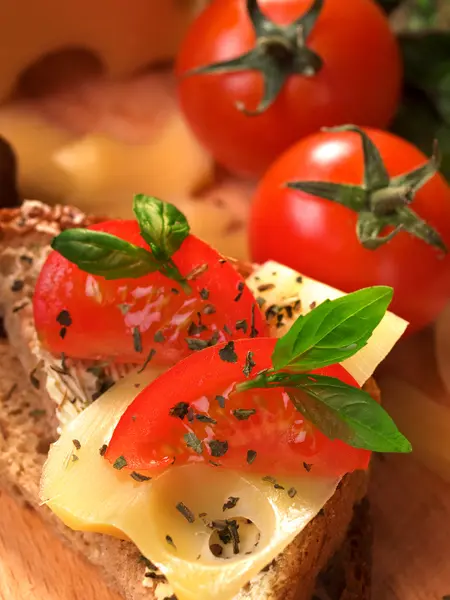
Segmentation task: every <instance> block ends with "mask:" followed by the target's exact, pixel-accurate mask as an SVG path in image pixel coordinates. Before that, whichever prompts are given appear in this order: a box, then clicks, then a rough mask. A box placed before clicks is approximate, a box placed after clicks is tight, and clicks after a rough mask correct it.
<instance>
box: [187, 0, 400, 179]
mask: <svg viewBox="0 0 450 600" xmlns="http://www.w3.org/2000/svg"><path fill="white" fill-rule="evenodd" d="M311 1H312V0H259V5H260V7H261V9H262V11H263V12H264V13H265V14H266V15H267V16H268V17H269V18H271V19H273V21H275V22H276V23H278V24H281V25H286V24H289V23H291V22H292V21H293V20H295V19H296V18H297V17H299V16H301V15H303V14H304V13H305V12H306V10H307V9H308V8H309V7H310V5H311ZM254 45H255V34H254V31H253V28H252V25H251V23H250V20H249V18H248V16H247V12H246V8H245V0H228V1H227V2H225V1H223V0H215V1H213V2H212V3H211V4H210V5H209V6H208V7H207V8H206V9H205V10H204V11H203V12H202V13H201V15H200V16H199V17H198V19H197V20H196V21H195V22H194V23H193V25H192V26H191V29H190V30H189V32H188V34H187V36H186V39H185V40H184V43H183V44H182V47H181V50H180V53H179V56H178V60H177V66H176V70H177V75H178V77H179V87H178V90H179V99H180V103H181V107H182V110H183V112H184V115H185V117H186V119H187V120H188V122H189V124H190V126H191V128H192V129H193V131H194V133H195V134H196V136H197V137H198V139H199V140H200V141H201V142H202V143H203V144H204V146H205V147H206V148H208V149H209V150H210V152H211V153H212V155H213V156H214V157H215V158H216V159H217V160H218V161H219V162H220V163H222V164H223V165H224V166H225V167H227V168H228V169H229V170H231V171H232V172H235V173H237V174H240V175H244V176H250V177H255V176H260V175H262V174H263V172H264V171H265V170H266V169H267V167H268V166H269V165H270V163H272V162H273V161H274V160H275V159H276V158H277V157H278V156H279V155H280V154H281V153H282V152H284V151H285V150H286V149H287V148H288V147H289V146H291V145H292V144H293V143H295V142H296V141H298V140H299V139H300V138H301V137H304V136H306V135H309V134H311V133H313V132H315V131H317V130H319V129H320V128H321V127H323V126H333V125H339V124H344V123H355V124H357V125H358V124H359V125H367V126H372V127H380V128H384V127H385V126H387V125H388V123H389V122H390V120H391V118H392V117H393V115H394V113H395V110H396V107H397V104H398V101H399V97H400V90H401V79H402V66H401V59H400V53H399V49H398V45H397V41H396V39H395V37H394V35H393V33H392V32H391V30H390V27H389V23H388V21H387V19H386V17H385V15H384V14H383V12H382V11H381V9H380V8H379V7H378V6H377V5H376V3H375V2H373V1H372V0H352V2H343V0H326V2H325V4H324V8H323V10H322V13H321V15H320V17H319V19H318V21H317V23H316V25H315V28H314V29H313V31H312V33H311V35H310V36H309V38H308V40H307V46H308V47H309V48H310V49H311V50H313V51H315V52H316V53H318V54H319V55H320V56H321V57H322V59H323V61H324V66H323V68H322V69H321V71H320V72H319V73H318V74H316V75H315V76H313V77H310V78H308V77H304V76H301V75H296V76H292V77H290V78H289V80H288V82H287V83H286V85H285V86H284V88H283V89H282V91H281V93H280V95H279V97H278V98H277V99H276V101H275V102H274V104H273V105H272V106H271V107H270V108H269V109H268V110H267V111H266V112H264V113H263V114H262V115H259V116H247V115H245V114H243V113H242V112H241V111H239V110H238V109H237V108H236V106H235V104H236V102H243V103H244V105H245V107H246V108H248V109H251V110H254V109H255V108H256V106H257V105H258V103H259V101H260V99H261V97H262V93H263V80H262V77H261V75H260V74H259V73H257V72H254V71H246V72H240V73H226V74H214V75H194V76H191V77H182V75H183V74H184V73H186V72H187V71H189V70H190V69H192V68H194V67H198V66H203V65H207V64H210V63H213V62H218V61H224V60H229V59H231V58H235V57H237V56H239V55H240V54H243V53H245V52H248V51H249V50H250V49H252V48H253V47H254Z"/></svg>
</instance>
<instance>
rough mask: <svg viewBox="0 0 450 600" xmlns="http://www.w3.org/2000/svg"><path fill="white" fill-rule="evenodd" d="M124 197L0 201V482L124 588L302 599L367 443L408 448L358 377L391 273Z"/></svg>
mask: <svg viewBox="0 0 450 600" xmlns="http://www.w3.org/2000/svg"><path fill="white" fill-rule="evenodd" d="M133 208H134V213H135V215H136V220H114V221H107V222H101V221H100V220H99V219H93V218H89V217H86V216H85V215H83V214H82V213H80V212H79V211H77V210H76V209H73V208H70V207H62V206H56V207H53V208H50V207H48V206H46V205H44V204H42V203H39V202H36V201H27V202H24V204H23V205H22V206H21V207H20V208H15V209H4V210H2V211H0V272H1V280H0V281H1V289H0V308H1V315H2V317H3V321H4V328H5V332H6V334H7V336H8V341H7V342H6V341H5V342H3V343H2V344H0V349H1V355H2V360H1V368H2V378H1V381H0V384H1V386H2V390H1V391H2V396H1V397H2V402H1V405H0V444H1V447H0V448H1V453H0V474H1V478H2V484H6V485H7V486H8V487H9V489H11V490H12V491H13V492H15V493H16V495H17V494H19V493H20V494H23V495H24V496H25V497H26V498H27V500H28V501H29V502H32V503H34V504H37V503H40V504H42V505H44V506H45V507H46V508H45V509H44V512H45V515H46V516H47V517H48V518H51V519H52V522H53V523H54V524H55V525H57V526H58V527H59V529H60V531H62V532H63V533H64V535H65V536H66V537H68V538H69V540H70V541H71V543H72V544H73V545H75V546H76V547H77V548H78V549H80V550H81V551H82V552H84V554H86V555H87V557H88V558H89V560H91V561H92V562H94V563H95V564H97V565H99V566H100V567H101V568H102V569H103V571H104V573H105V579H106V581H107V582H108V583H109V584H110V585H111V586H113V587H115V588H116V589H118V590H119V591H120V592H121V593H122V594H123V595H124V596H125V597H126V598H128V599H130V600H131V599H133V600H137V599H140V598H148V599H151V600H153V599H157V600H163V599H164V598H166V599H167V598H170V599H172V598H178V600H199V599H200V600H213V599H214V600H232V599H233V600H237V599H240V600H243V599H244V598H248V599H250V598H251V599H253V600H256V599H258V600H269V599H274V600H275V599H277V600H278V599H281V598H286V599H294V598H295V599H299V600H310V599H311V597H312V594H313V593H314V589H315V587H316V579H317V577H318V575H319V572H320V571H321V569H323V568H324V567H325V566H326V565H327V563H328V562H329V561H330V559H331V558H332V557H333V555H334V554H335V553H336V551H337V550H338V549H339V547H340V546H341V544H342V543H343V541H344V539H345V536H346V532H347V529H348V527H349V524H350V522H351V520H352V517H353V513H354V507H355V506H356V505H358V503H359V502H360V500H361V499H362V498H363V497H364V495H365V489H366V488H365V486H366V479H367V469H368V466H369V461H370V455H371V451H377V452H408V451H410V449H411V447H410V444H409V442H408V441H407V440H406V439H405V438H404V437H403V435H402V434H401V433H400V432H399V431H398V429H397V427H396V426H395V424H394V423H393V421H392V420H391V419H390V417H389V416H388V414H387V413H386V412H385V411H384V409H383V408H382V407H381V405H380V398H379V393H378V390H377V388H376V385H375V383H374V381H373V380H372V379H371V375H372V373H373V371H374V369H375V368H376V366H377V365H378V364H379V363H380V361H382V360H383V358H384V357H385V356H386V354H387V353H388V352H389V351H390V350H391V348H392V347H393V345H394V344H395V343H396V341H397V340H398V339H399V338H400V337H401V335H402V333H403V331H404V330H405V328H406V325H407V324H406V322H405V321H403V320H402V319H400V318H398V317H396V316H395V315H393V314H392V313H390V312H387V308H388V306H389V303H390V301H391V298H392V290H391V289H390V288H387V287H384V286H379V287H372V288H366V289H363V290H360V291H358V292H355V293H353V294H349V295H345V294H342V293H341V292H339V291H338V290H335V289H333V288H330V287H328V286H325V285H323V284H321V283H319V282H316V281H313V280H311V279H308V278H306V277H302V276H301V275H300V274H299V273H296V272H294V271H292V270H291V269H288V268H286V267H284V266H282V265H279V264H277V263H274V262H268V263H265V264H263V265H260V266H258V265H253V266H250V265H242V264H236V263H235V262H234V261H232V260H231V259H227V258H225V257H223V256H221V255H220V254H219V253H217V252H216V251H215V250H214V249H213V248H211V247H210V246H208V245H206V244H205V243H204V242H202V241H201V240H199V239H198V238H196V237H194V236H193V235H190V234H189V225H188V223H187V221H186V219H185V218H184V216H183V215H182V214H181V213H180V212H179V211H178V210H177V209H176V208H175V207H174V206H172V205H170V204H166V203H163V202H161V201H160V200H157V199H155V198H152V197H148V196H144V195H139V196H136V197H135V198H134V204H133ZM293 251H294V250H293ZM337 268H338V267H337ZM341 268H344V267H342V266H341ZM18 360H19V361H20V363H21V365H22V367H23V368H24V369H25V370H21V367H20V365H19V362H18ZM25 372H26V373H27V376H25V375H24V373H25ZM361 386H363V388H361ZM58 435H59V438H58ZM52 442H54V443H52ZM50 444H51V446H50V450H49V453H48V458H46V455H47V451H48V447H49V445H50ZM45 458H46V462H45V466H44V468H43V472H42V479H41V481H40V485H39V479H40V477H41V469H42V464H43V462H44V460H45ZM49 509H50V510H49ZM50 511H51V512H52V513H53V515H56V517H58V518H59V520H60V521H62V523H64V524H65V525H66V526H68V527H69V528H70V529H68V528H67V527H65V526H63V525H62V524H61V523H60V521H58V519H56V518H54V516H53V515H51V513H50ZM71 530H75V531H77V532H79V531H81V532H83V533H82V534H79V533H74V532H73V531H71ZM99 534H100V535H99ZM353 550H354V552H353V553H354V554H357V552H356V550H355V549H353ZM349 556H350V555H349ZM349 556H348V558H349ZM351 558H352V559H355V556H353V557H351ZM355 579H356V580H358V577H356V578H355ZM362 579H364V578H363V577H362V576H361V574H359V582H358V581H357V583H356V588H355V589H356V591H354V592H353V595H351V594H349V595H347V596H345V590H344V588H345V582H341V584H340V591H339V592H338V594H339V595H336V596H335V597H336V598H344V597H345V598H349V599H350V598H358V599H359V600H364V599H365V598H368V596H367V593H368V591H367V590H366V589H365V587H364V581H361V580H362ZM143 582H144V584H143ZM358 584H359V587H358Z"/></svg>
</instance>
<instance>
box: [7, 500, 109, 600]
mask: <svg viewBox="0 0 450 600" xmlns="http://www.w3.org/2000/svg"><path fill="white" fill-rule="evenodd" d="M0 598H1V600H81V599H82V600H120V599H119V596H117V595H116V594H113V593H112V592H110V591H109V590H108V589H107V588H106V587H105V585H104V583H103V582H102V581H101V580H100V579H99V577H98V574H97V573H96V571H95V569H94V567H93V566H91V565H89V564H88V563H87V562H85V561H84V559H83V558H81V557H80V556H78V555H76V554H75V553H74V552H72V551H71V550H70V549H69V548H67V547H66V546H64V545H63V543H62V542H61V541H60V540H59V539H57V538H56V537H55V536H54V535H53V534H52V533H51V532H50V531H49V530H48V529H47V527H46V526H45V524H44V523H43V521H41V519H40V518H39V515H38V514H37V513H36V511H35V510H34V509H32V508H26V507H23V506H19V505H18V504H17V503H16V502H15V501H14V500H12V499H11V498H10V497H9V496H8V495H7V494H6V493H4V492H1V491H0Z"/></svg>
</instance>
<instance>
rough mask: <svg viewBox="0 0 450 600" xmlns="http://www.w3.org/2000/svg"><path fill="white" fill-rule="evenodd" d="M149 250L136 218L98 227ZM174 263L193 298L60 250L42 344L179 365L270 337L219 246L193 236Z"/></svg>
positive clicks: (153, 279)
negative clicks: (229, 344) (92, 269)
mask: <svg viewBox="0 0 450 600" xmlns="http://www.w3.org/2000/svg"><path fill="white" fill-rule="evenodd" d="M91 229H95V230H98V231H105V232H108V233H111V234H113V235H116V236H118V237H120V238H122V239H124V240H127V241H129V242H131V243H133V244H135V245H137V246H141V247H143V248H147V249H148V246H147V245H146V243H145V241H144V240H143V238H142V237H141V235H140V233H139V225H138V223H137V222H136V221H133V220H114V221H107V222H104V223H101V224H98V225H94V226H93V227H91ZM173 261H174V263H175V264H176V266H177V267H178V269H179V271H180V272H181V274H182V275H184V276H188V275H189V274H193V276H192V278H190V280H189V284H190V286H191V288H192V293H191V294H189V295H187V294H186V293H185V292H183V290H182V289H181V286H180V285H179V284H178V283H176V282H175V281H173V280H172V279H169V278H167V277H166V276H164V275H162V274H161V273H159V272H155V273H150V274H149V275H146V276H144V277H140V278H137V279H118V280H113V281H107V280H106V279H104V278H103V277H99V276H94V275H90V274H88V273H86V272H84V271H81V270H80V269H79V268H78V267H77V266H76V265H74V264H73V263H71V262H69V261H68V260H67V259H65V258H64V257H63V256H61V255H60V254H59V253H58V252H55V251H54V252H52V253H51V254H50V255H49V257H48V259H47V261H46V262H45V264H44V266H43V268H42V271H41V273H40V275H39V278H38V281H37V284H36V289H35V294H34V300H33V305H34V320H35V325H36V329H37V332H38V336H39V339H40V342H41V343H42V345H43V346H44V347H45V348H46V349H47V350H49V351H50V352H52V353H54V354H60V353H64V354H65V355H66V356H68V357H72V358H78V359H101V360H114V361H118V362H131V363H143V362H144V360H145V359H146V357H148V355H149V353H150V352H151V351H152V350H153V351H154V356H153V357H152V362H156V363H157V364H160V365H171V364H174V363H175V362H176V361H178V360H180V359H182V358H184V357H185V356H187V355H188V354H190V353H191V352H192V351H193V350H197V349H202V348H203V347H204V346H206V345H207V344H211V345H212V344H214V343H217V342H222V341H226V340H228V339H234V338H240V337H248V336H249V335H253V336H255V337H256V335H264V333H265V332H266V324H265V321H264V318H263V316H262V314H261V311H260V309H259V307H258V305H257V303H256V301H255V299H254V297H253V295H252V293H251V292H250V290H249V289H248V288H247V286H246V285H245V282H244V280H243V279H242V277H241V276H240V275H239V273H238V272H237V271H236V269H234V267H233V266H232V265H231V264H230V263H228V262H227V261H226V260H225V259H223V257H222V256H221V255H220V254H219V253H218V252H216V251H215V250H214V249H213V248H211V247H210V246H208V245H207V244H205V243H204V242H202V241H201V240H199V239H198V238H196V237H194V236H193V235H189V236H188V237H187V238H186V240H185V241H184V242H183V244H182V246H181V248H180V249H179V250H178V251H177V252H176V253H175V254H174V256H173Z"/></svg>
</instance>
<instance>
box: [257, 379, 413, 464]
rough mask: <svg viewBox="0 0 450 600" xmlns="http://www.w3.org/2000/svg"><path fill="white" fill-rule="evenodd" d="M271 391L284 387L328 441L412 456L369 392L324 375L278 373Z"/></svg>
mask: <svg viewBox="0 0 450 600" xmlns="http://www.w3.org/2000/svg"><path fill="white" fill-rule="evenodd" d="M266 382H267V384H268V386H269V387H273V386H276V387H278V386H283V387H286V388H287V389H286V391H287V392H288V394H289V397H290V399H291V401H292V402H293V404H294V406H295V408H296V409H297V410H298V411H299V412H301V413H302V415H304V416H305V417H306V418H307V419H308V421H311V423H313V424H314V425H315V426H316V427H317V428H318V429H320V430H321V431H322V433H324V434H325V435H326V436H327V437H328V438H329V439H331V440H333V439H339V440H342V441H343V442H345V443H346V444H348V445H349V446H353V447H355V448H363V449H365V450H372V451H373V452H411V450H412V448H411V444H410V443H409V441H408V440H407V439H406V438H405V436H404V435H403V434H402V433H400V431H399V430H398V429H397V426H396V425H395V423H394V421H393V420H392V419H391V417H390V416H389V415H388V413H387V412H386V411H385V410H384V408H383V407H382V406H381V405H380V404H378V402H376V401H375V400H374V399H373V398H372V397H371V396H370V395H369V394H368V393H367V392H365V391H364V390H361V389H360V388H356V387H353V386H351V385H347V384H346V383H343V382H342V381H340V380H339V379H336V378H334V377H326V376H324V375H309V374H301V373H296V374H290V373H275V374H273V375H268V376H267V379H266Z"/></svg>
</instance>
